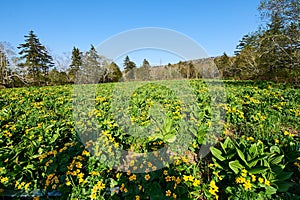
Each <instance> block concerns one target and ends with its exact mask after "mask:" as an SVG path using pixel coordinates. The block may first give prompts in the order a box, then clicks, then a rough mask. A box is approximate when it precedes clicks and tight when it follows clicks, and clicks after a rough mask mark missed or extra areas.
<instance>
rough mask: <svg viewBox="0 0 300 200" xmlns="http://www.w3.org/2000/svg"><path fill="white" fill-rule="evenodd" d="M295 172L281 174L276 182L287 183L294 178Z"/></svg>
mask: <svg viewBox="0 0 300 200" xmlns="http://www.w3.org/2000/svg"><path fill="white" fill-rule="evenodd" d="M293 173H294V172H281V173H280V174H278V175H277V177H276V180H277V181H285V180H288V179H290V178H291V177H292V175H293Z"/></svg>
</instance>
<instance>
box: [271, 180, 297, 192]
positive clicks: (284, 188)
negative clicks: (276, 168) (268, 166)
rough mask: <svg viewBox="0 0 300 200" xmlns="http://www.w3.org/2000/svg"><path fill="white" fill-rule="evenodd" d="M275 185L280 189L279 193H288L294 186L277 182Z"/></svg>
mask: <svg viewBox="0 0 300 200" xmlns="http://www.w3.org/2000/svg"><path fill="white" fill-rule="evenodd" d="M275 184H276V185H277V187H278V192H287V191H288V190H289V188H290V187H292V186H293V184H292V183H289V182H285V181H281V182H275Z"/></svg>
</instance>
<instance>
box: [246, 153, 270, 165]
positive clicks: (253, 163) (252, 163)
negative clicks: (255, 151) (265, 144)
mask: <svg viewBox="0 0 300 200" xmlns="http://www.w3.org/2000/svg"><path fill="white" fill-rule="evenodd" d="M266 157H268V156H267V155H263V156H260V157H257V158H255V159H253V160H251V161H249V162H248V163H249V165H248V166H249V167H250V168H252V167H254V166H255V165H256V164H257V162H258V161H260V160H263V159H265V158H266Z"/></svg>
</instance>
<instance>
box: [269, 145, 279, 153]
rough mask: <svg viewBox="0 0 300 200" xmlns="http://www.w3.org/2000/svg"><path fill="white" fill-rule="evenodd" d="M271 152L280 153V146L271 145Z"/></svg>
mask: <svg viewBox="0 0 300 200" xmlns="http://www.w3.org/2000/svg"><path fill="white" fill-rule="evenodd" d="M270 152H271V153H278V154H280V148H279V147H278V146H271V148H270Z"/></svg>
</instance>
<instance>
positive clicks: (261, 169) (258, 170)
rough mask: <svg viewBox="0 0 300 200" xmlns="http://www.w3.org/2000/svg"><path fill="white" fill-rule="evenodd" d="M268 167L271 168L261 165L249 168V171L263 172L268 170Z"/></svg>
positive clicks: (252, 172)
mask: <svg viewBox="0 0 300 200" xmlns="http://www.w3.org/2000/svg"><path fill="white" fill-rule="evenodd" d="M268 169H269V168H268V167H263V166H259V167H255V168H252V169H249V170H248V172H249V173H251V174H263V173H265V172H266V171H268Z"/></svg>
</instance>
